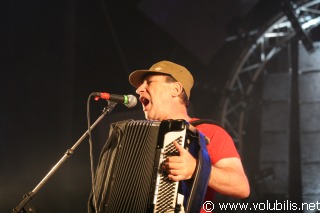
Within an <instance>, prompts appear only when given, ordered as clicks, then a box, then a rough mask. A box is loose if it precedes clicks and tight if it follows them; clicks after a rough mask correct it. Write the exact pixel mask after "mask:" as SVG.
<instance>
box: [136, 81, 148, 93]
mask: <svg viewBox="0 0 320 213" xmlns="http://www.w3.org/2000/svg"><path fill="white" fill-rule="evenodd" d="M144 91H146V89H145V82H143V83H142V84H141V85H140V86H139V87H138V88H137V89H136V93H137V94H140V93H141V92H144Z"/></svg>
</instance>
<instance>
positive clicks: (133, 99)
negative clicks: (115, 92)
mask: <svg viewBox="0 0 320 213" xmlns="http://www.w3.org/2000/svg"><path fill="white" fill-rule="evenodd" d="M127 97H128V103H127V104H125V105H126V106H127V107H128V108H132V107H134V106H136V105H137V102H138V101H137V97H136V96H134V95H127Z"/></svg>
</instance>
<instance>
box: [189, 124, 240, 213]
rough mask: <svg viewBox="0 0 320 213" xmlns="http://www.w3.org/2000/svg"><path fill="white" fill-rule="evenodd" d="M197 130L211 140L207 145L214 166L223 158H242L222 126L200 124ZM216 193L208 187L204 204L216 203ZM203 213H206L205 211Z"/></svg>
mask: <svg viewBox="0 0 320 213" xmlns="http://www.w3.org/2000/svg"><path fill="white" fill-rule="evenodd" d="M195 120H198V119H197V118H192V119H191V120H190V121H189V122H191V121H195ZM196 129H197V130H198V131H200V132H201V133H202V134H204V135H205V136H207V137H208V138H209V140H210V143H209V144H208V145H207V150H208V153H209V156H210V160H211V163H212V164H215V163H217V162H218V161H219V160H221V159H223V158H230V157H237V158H240V155H239V153H238V151H237V149H236V147H235V145H234V142H233V140H232V138H231V136H230V135H229V134H228V133H227V132H226V131H225V130H224V129H223V128H222V127H220V126H218V125H215V124H206V123H204V124H199V125H197V126H196ZM214 196H215V191H214V190H213V189H212V188H210V187H208V188H207V192H206V196H205V199H204V201H203V202H205V201H212V202H214ZM200 212H201V213H202V212H203V213H204V212H205V211H204V210H203V209H201V211H200Z"/></svg>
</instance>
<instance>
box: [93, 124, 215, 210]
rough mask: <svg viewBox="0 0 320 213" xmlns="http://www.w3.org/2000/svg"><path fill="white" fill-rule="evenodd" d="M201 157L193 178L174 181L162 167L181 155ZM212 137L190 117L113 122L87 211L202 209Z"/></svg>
mask: <svg viewBox="0 0 320 213" xmlns="http://www.w3.org/2000/svg"><path fill="white" fill-rule="evenodd" d="M174 141H177V142H178V143H179V144H180V145H182V146H183V147H185V148H186V149H187V150H188V151H189V153H191V154H192V155H193V156H194V157H195V158H196V159H197V166H196V170H195V172H194V175H193V178H192V179H190V180H186V181H179V182H174V181H171V180H169V179H168V177H167V174H166V173H165V172H164V171H162V170H161V169H160V167H161V163H162V162H163V161H164V160H165V159H166V158H167V157H170V156H174V155H179V153H178V151H177V150H176V148H175V146H174V144H173V142H174ZM207 142H208V141H207V139H206V138H205V137H204V136H203V135H202V134H201V133H200V132H198V131H197V130H196V129H195V128H194V127H193V126H192V125H190V124H189V123H188V122H186V121H185V120H165V121H147V120H141V121H140V120H138V121H135V120H126V121H120V122H117V123H114V124H112V125H111V128H110V132H109V137H108V140H107V141H106V143H105V145H104V147H103V149H102V151H101V153H100V158H99V162H98V165H97V170H96V175H95V180H94V184H93V187H94V188H93V190H92V192H91V195H90V198H89V202H88V212H99V213H100V212H117V213H118V212H141V213H144V212H199V211H200V209H201V207H202V204H203V199H204V196H205V193H206V188H207V184H208V180H209V176H210V171H211V163H210V158H209V156H208V152H207V149H206V143H207Z"/></svg>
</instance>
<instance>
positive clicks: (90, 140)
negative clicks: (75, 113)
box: [87, 93, 98, 212]
mask: <svg viewBox="0 0 320 213" xmlns="http://www.w3.org/2000/svg"><path fill="white" fill-rule="evenodd" d="M93 96H94V93H91V94H90V95H89V97H88V100H87V124H88V137H89V147H90V168H91V185H92V186H91V187H92V199H93V205H94V209H95V211H96V212H97V207H98V206H97V200H96V193H95V187H94V180H95V171H94V170H95V169H94V162H93V148H92V137H91V128H90V127H91V122H90V119H91V118H90V100H91V97H93Z"/></svg>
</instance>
